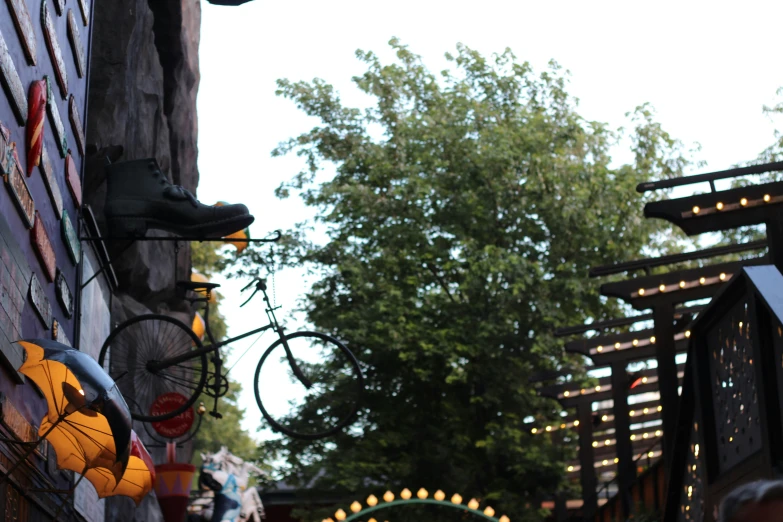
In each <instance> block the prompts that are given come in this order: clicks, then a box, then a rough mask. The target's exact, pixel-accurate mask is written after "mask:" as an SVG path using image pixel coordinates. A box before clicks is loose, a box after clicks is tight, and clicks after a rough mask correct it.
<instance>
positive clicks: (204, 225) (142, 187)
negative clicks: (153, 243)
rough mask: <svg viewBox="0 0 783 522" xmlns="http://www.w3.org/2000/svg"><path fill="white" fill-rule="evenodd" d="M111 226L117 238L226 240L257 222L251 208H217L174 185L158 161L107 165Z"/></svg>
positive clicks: (109, 221) (124, 162)
mask: <svg viewBox="0 0 783 522" xmlns="http://www.w3.org/2000/svg"><path fill="white" fill-rule="evenodd" d="M106 181H107V191H106V207H105V209H104V212H105V213H106V221H107V223H108V225H109V234H110V235H111V236H113V237H142V236H144V234H146V232H147V229H150V228H153V229H160V230H166V231H168V232H173V233H174V234H178V235H180V236H185V237H204V238H206V237H224V236H227V235H229V234H233V233H234V232H236V231H237V230H242V229H244V228H247V227H248V226H249V225H250V224H251V223H252V222H253V220H254V219H255V218H254V217H253V216H251V215H250V213H249V212H248V210H247V207H246V206H245V205H241V204H239V205H225V206H222V207H212V206H208V205H204V204H202V203H200V202H199V201H197V200H196V197H195V196H194V195H193V194H191V193H190V192H188V191H187V190H185V189H184V188H182V187H180V186H179V185H172V184H171V183H170V182H169V180H168V179H167V178H166V175H165V174H163V173H162V172H161V170H160V167H158V162H157V161H156V160H155V159H154V158H150V159H143V160H133V161H123V162H121V163H114V164H112V165H107V166H106Z"/></svg>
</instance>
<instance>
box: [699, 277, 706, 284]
mask: <svg viewBox="0 0 783 522" xmlns="http://www.w3.org/2000/svg"><path fill="white" fill-rule="evenodd" d="M706 282H707V278H706V277H700V278H699V284H700V285H703V284H704V283H706Z"/></svg>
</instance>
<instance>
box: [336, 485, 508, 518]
mask: <svg viewBox="0 0 783 522" xmlns="http://www.w3.org/2000/svg"><path fill="white" fill-rule="evenodd" d="M365 502H366V504H367V507H363V506H362V504H361V503H360V502H359V501H356V500H355V501H353V502H352V503H351V505H350V506H349V510H350V511H351V514H350V515H349V514H347V513H346V512H345V511H344V510H342V509H338V510H337V511H335V513H334V519H336V520H337V522H352V521H353V520H357V519H359V518H361V517H363V516H364V515H367V514H369V513H372V512H374V511H378V510H379V509H387V508H391V507H395V506H405V505H411V504H435V505H438V506H444V507H450V508H453V509H459V510H460V511H467V512H470V513H472V514H474V515H476V516H478V517H480V518H483V519H485V520H490V521H491V522H511V521H510V519H509V518H508V517H507V516H506V515H501V516H500V518H495V510H494V509H493V508H492V507H491V506H485V507H484V509H483V510H480V509H479V507H480V505H479V501H478V500H476V499H475V498H471V499H470V500H469V501H468V502H467V504H463V503H462V496H460V494H459V493H454V495H452V496H451V498H450V499H449V500H446V494H445V493H444V492H443V491H441V490H438V491H436V492H435V493H434V494H433V495H432V498H429V492H428V491H427V490H426V489H424V488H420V489H419V491H417V492H416V497H415V498H414V497H413V493H411V491H410V490H409V489H408V488H405V489H403V490H402V491H401V492H400V498H399V499H398V500H395V496H394V493H392V492H391V491H387V492H386V493H384V494H383V496H382V497H381V500H379V499H378V498H377V497H376V496H375V495H370V496H369V497H367V499H366V500H365ZM322 522H334V520H333V519H331V518H326V519H324V520H323V521H322ZM367 522H377V521H376V520H375V519H374V518H370V519H368V520H367Z"/></svg>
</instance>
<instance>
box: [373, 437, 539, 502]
mask: <svg viewBox="0 0 783 522" xmlns="http://www.w3.org/2000/svg"><path fill="white" fill-rule="evenodd" d="M534 433H535V432H534ZM392 500H394V493H392V492H391V491H387V492H386V493H384V494H383V501H384V502H391V501H392Z"/></svg>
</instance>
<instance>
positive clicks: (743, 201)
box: [740, 198, 748, 207]
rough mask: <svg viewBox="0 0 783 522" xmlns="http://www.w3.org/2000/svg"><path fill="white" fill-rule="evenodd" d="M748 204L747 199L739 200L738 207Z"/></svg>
mask: <svg viewBox="0 0 783 522" xmlns="http://www.w3.org/2000/svg"><path fill="white" fill-rule="evenodd" d="M747 204H748V198H742V199H740V205H742V206H743V207H744V206H745V205H747Z"/></svg>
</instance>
